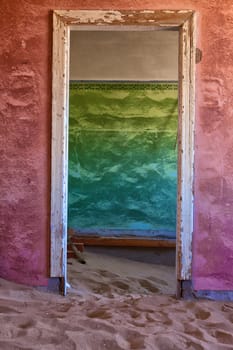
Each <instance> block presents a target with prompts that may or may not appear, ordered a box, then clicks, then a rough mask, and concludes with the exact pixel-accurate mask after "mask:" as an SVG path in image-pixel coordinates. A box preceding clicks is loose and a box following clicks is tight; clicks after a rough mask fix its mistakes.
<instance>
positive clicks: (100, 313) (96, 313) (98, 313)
mask: <svg viewBox="0 0 233 350" xmlns="http://www.w3.org/2000/svg"><path fill="white" fill-rule="evenodd" d="M86 315H87V317H89V318H100V319H102V320H107V319H109V318H111V317H112V316H111V314H110V313H109V312H107V311H106V310H105V309H102V308H99V309H96V310H93V311H91V312H87V314H86Z"/></svg>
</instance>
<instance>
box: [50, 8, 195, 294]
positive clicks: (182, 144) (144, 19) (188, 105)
mask: <svg viewBox="0 0 233 350" xmlns="http://www.w3.org/2000/svg"><path fill="white" fill-rule="evenodd" d="M71 13H72V14H71ZM117 13H118V12H117V11H116V12H114V11H113V12H111V14H112V15H113V18H114V20H113V23H112V22H111V25H110V24H109V15H110V12H106V13H105V16H104V20H103V17H102V16H103V11H69V12H67V11H62V12H61V11H57V12H56V13H55V14H54V26H55V27H56V28H58V27H59V31H60V30H61V25H62V26H63V29H62V30H63V34H60V37H59V33H56V34H55V38H54V50H53V52H54V64H55V65H56V68H57V69H53V142H52V220H51V221H52V225H51V234H52V247H51V275H52V276H55V275H56V277H58V276H59V277H61V278H62V282H63V287H64V293H65V283H66V243H67V214H66V213H67V212H66V211H67V208H68V206H67V194H68V193H67V180H68V167H67V160H68V153H67V145H68V127H67V126H68V105H69V103H68V96H69V54H70V42H69V35H70V29H81V31H85V30H88V31H90V30H92V31H96V32H98V31H99V30H100V29H101V30H103V29H104V30H105V31H106V32H107V33H108V32H110V31H112V30H116V31H119V29H120V30H121V31H122V29H123V31H125V30H127V29H128V31H129V32H131V31H135V32H136V31H137V32H139V33H140V32H145V33H146V32H147V33H150V31H151V33H152V32H154V31H155V30H157V29H160V30H161V25H162V26H163V28H164V25H166V26H167V29H170V30H171V29H173V30H174V28H176V29H178V30H179V57H180V58H179V118H178V119H179V121H178V138H177V141H176V142H177V146H178V162H177V163H176V164H178V177H177V187H178V195H177V215H175V220H176V227H177V229H176V232H177V235H176V242H177V247H178V249H177V259H176V268H177V280H179V281H182V280H187V279H190V265H191V245H190V243H191V236H192V205H193V197H192V190H191V189H192V168H193V114H194V110H193V108H194V104H193V99H194V95H193V94H194V84H193V75H194V69H193V66H194V56H193V46H194V44H193V43H194V31H193V30H192V28H193V13H192V11H186V12H177V11H174V13H173V15H174V18H173V21H174V22H175V23H172V20H171V17H172V16H171V15H169V16H168V14H167V12H166V11H148V13H147V15H145V14H144V12H143V11H138V12H135V11H133V12H132V13H130V14H129V13H128V12H127V13H124V12H122V16H123V17H122V18H124V25H123V27H122V19H121V20H119V23H121V28H119V27H117V23H116V21H117V20H116V15H117ZM107 14H108V15H107ZM128 15H130V16H128ZM87 16H90V17H88V18H89V20H87ZM132 16H133V17H134V20H135V21H134V22H131V19H132ZM166 16H167V17H169V21H168V18H167V19H166ZM92 17H93V18H92ZM74 18H75V19H76V22H77V23H74ZM91 18H92V20H91ZM181 18H182V19H181ZM152 19H153V20H152ZM69 20H70V22H69ZM152 21H153V23H154V24H153V25H152V24H151V23H152ZM166 21H167V22H169V23H167V24H166ZM87 22H88V23H89V22H91V23H93V24H91V25H88V26H87V27H86V23H87ZM105 22H106V23H105ZM177 22H178V23H177ZM100 23H101V28H100ZM129 23H130V24H129ZM138 23H140V25H138ZM58 24H59V26H58ZM74 24H75V26H74ZM103 24H104V25H106V24H107V27H103ZM57 26H58V27H57ZM127 26H129V27H128V28H127ZM145 26H146V28H145ZM58 44H59V45H58ZM190 67H191V68H192V69H190ZM62 72H63V73H62ZM181 77H182V78H181ZM58 83H62V85H58ZM163 83H164V82H163ZM92 84H93V82H92ZM92 84H91V83H90V82H89V89H91V91H92V92H93V90H96V89H97V90H98V89H100V86H97V85H95V86H93V85H92ZM95 84H96V82H95ZM116 84H118V86H117V85H116ZM120 84H121V88H120V87H119V82H118V83H116V82H111V85H109V82H108V83H106V82H105V86H103V85H102V86H101V89H103V88H104V89H105V90H106V89H107V91H106V92H105V95H106V94H107V95H108V93H109V92H110V94H111V93H112V90H114V89H115V91H116V90H117V91H118V93H119V91H120V92H121V95H122V93H123V94H124V93H125V92H127V93H128V90H129V89H131V90H133V91H134V92H135V90H137V88H138V87H139V89H138V90H139V94H138V91H137V94H138V95H137V96H136V98H139V99H141V101H142V99H143V98H145V91H146V93H147V95H146V97H148V89H149V92H150V97H151V94H152V97H151V98H152V100H153V93H152V91H153V89H154V88H155V86H156V88H157V89H158V81H157V82H155V81H153V82H146V83H145V81H143V82H141V83H139V84H135V82H133V83H132V81H131V82H127V84H128V86H127V91H126V90H124V89H125V87H126V85H124V89H123V90H122V82H121V83H120ZM148 84H149V86H148ZM153 84H154V85H153ZM155 84H157V85H155ZM161 84H162V83H161V82H160V85H161ZM171 84H173V88H174V84H175V82H169V83H168V82H167V86H169V87H170V86H172V85H171ZM81 85H82V88H83V90H85V89H86V87H87V86H85V83H83V82H82V83H80V82H79V87H80V86H81ZM146 85H147V86H146ZM58 86H59V87H58ZM164 86H165V85H163V84H162V85H161V86H160V89H162V88H164ZM109 87H110V89H109ZM184 88H185V89H184ZM143 89H144V90H143ZM167 89H169V88H167ZM141 90H143V94H142V91H141ZM98 91H99V90H98ZM58 96H60V97H62V99H60V101H59V102H58V100H57V98H58ZM107 98H109V97H108V96H107ZM134 98H135V96H134ZM168 98H169V97H168ZM122 99H123V98H122ZM131 100H132V96H131ZM56 102H58V103H56ZM59 104H60V106H59ZM142 105H143V104H142ZM147 106H148V103H147ZM152 108H153V107H152ZM173 108H175V105H174V106H173ZM60 112H61V113H60ZM146 113H148V111H146ZM171 114H172V113H170V115H171ZM107 122H108V121H107ZM150 123H151V120H150ZM105 124H106V123H105ZM152 124H153V123H152ZM150 126H151V124H150V125H149V124H148V125H146V128H147V129H148V128H149V129H150ZM128 127H129V126H128ZM130 127H132V125H130ZM154 130H155V129H154ZM154 130H153V132H154ZM185 130H186V132H184V131H185ZM187 130H188V131H189V132H188V134H187ZM151 131H152V130H151ZM123 133H124V131H123ZM125 134H126V133H125ZM118 136H119V135H118ZM173 136H174V135H173ZM133 139H135V135H134V137H133ZM152 139H154V138H152ZM147 140H148V135H147ZM136 141H137V140H136ZM137 142H138V141H137ZM137 142H136V144H137ZM121 144H124V140H123V139H122V141H121ZM152 144H153V140H152ZM59 147H60V148H62V150H63V153H62V155H61V156H60V157H58V148H59ZM174 147H176V145H174ZM139 148H140V147H139ZM135 149H136V150H137V147H136V148H135ZM135 149H134V152H135ZM149 153H150V152H149ZM147 154H148V152H147ZM145 155H146V153H145ZM145 155H144V156H143V158H145ZM57 157H58V158H59V159H57ZM139 158H140V157H139ZM136 161H138V159H136ZM126 162H127V160H126ZM149 163H150V164H151V161H150V162H148V164H149ZM118 165H119V164H118ZM146 165H147V164H146ZM114 166H116V167H117V164H115V165H114V164H113V168H114ZM155 167H156V164H155ZM139 168H141V166H140V167H139ZM57 170H59V171H58V172H57ZM116 170H117V169H116ZM154 170H156V169H154ZM157 170H158V169H157ZM124 175H125V174H124ZM139 175H140V174H139ZM127 176H128V177H129V175H127ZM133 180H135V179H133ZM141 183H142V181H141ZM59 185H61V186H62V187H58V186H59ZM160 187H161V186H160ZM146 188H147V184H145V189H146ZM56 190H57V191H56ZM144 192H145V190H144ZM59 193H60V195H61V196H60V197H59V196H58V195H59ZM165 196H166V194H165ZM58 198H59V200H58ZM55 200H56V202H55ZM57 200H58V202H57ZM105 202H106V200H105ZM138 202H140V201H138ZM104 204H105V206H106V203H104ZM107 204H108V205H109V203H107ZM130 205H131V206H134V208H132V209H133V210H134V214H135V205H136V206H137V208H136V209H137V210H138V203H137V200H136V201H134V202H132V201H131V203H130ZM161 208H162V206H161ZM84 209H85V208H84ZM149 209H150V208H149ZM84 211H85V210H84ZM173 211H174V210H173ZM139 212H140V211H139ZM157 212H158V210H157ZM137 213H138V211H137ZM140 214H141V213H140ZM187 214H188V215H187ZM100 217H101V215H100ZM143 220H144V221H143ZM123 221H124V220H123ZM126 221H127V220H126ZM126 221H125V222H126ZM129 221H130V225H131V224H133V225H135V226H134V230H133V231H134V232H133V234H134V235H135V233H136V234H137V233H138V232H137V231H138V227H139V228H141V227H143V230H144V233H145V231H147V233H148V232H150V235H151V233H152V231H153V233H154V232H155V231H156V230H154V228H153V226H152V227H151V226H150V227H149V229H148V227H147V229H148V230H145V218H144V217H141V216H140V220H139V219H138V216H137V217H136V220H135V215H134V222H132V220H131V218H130V220H129ZM149 221H150V222H151V221H153V217H152V219H151V218H150V220H149ZM165 221H166V222H168V220H166V219H165ZM135 223H136V224H135ZM146 224H147V225H148V221H147V222H146ZM130 225H129V226H128V227H127V228H125V231H126V233H127V234H128V233H129V231H130V230H132V225H131V226H130ZM140 225H141V227H140ZM143 225H144V226H143ZM126 226H127V225H126ZM173 227H174V222H173ZM128 228H130V230H128ZM84 229H85V228H84ZM113 230H115V231H114V233H116V231H118V230H119V227H117V228H116V227H115V228H114V227H113ZM184 230H185V231H184ZM139 231H140V234H141V232H142V230H139ZM168 231H169V230H166V233H167V232H168ZM105 232H106V231H105ZM158 232H160V234H161V227H160V230H158ZM101 233H103V231H102V232H101ZM162 233H163V234H164V232H162ZM166 238H167V237H166ZM61 248H62V249H61ZM58 257H60V261H58Z"/></svg>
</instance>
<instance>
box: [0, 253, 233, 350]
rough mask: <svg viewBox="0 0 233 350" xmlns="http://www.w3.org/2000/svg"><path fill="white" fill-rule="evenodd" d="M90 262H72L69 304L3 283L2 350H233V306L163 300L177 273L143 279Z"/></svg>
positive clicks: (110, 264)
mask: <svg viewBox="0 0 233 350" xmlns="http://www.w3.org/2000/svg"><path fill="white" fill-rule="evenodd" d="M87 259H88V262H87V265H86V266H84V265H83V266H82V265H80V264H78V263H77V262H76V261H75V260H69V263H72V264H71V265H68V268H69V280H70V282H71V285H72V288H71V289H70V290H69V293H68V296H67V297H66V298H64V297H61V296H56V295H53V294H48V293H43V292H39V291H36V290H33V289H32V288H28V287H24V286H21V285H18V284H14V283H11V282H7V281H5V280H2V279H1V280H0V349H1V350H22V349H37V350H41V349H43V350H52V349H59V350H72V349H76V350H105V349H108V350H123V349H124V350H130V349H138V350H143V349H147V350H156V349H164V350H170V349H175V350H184V349H189V350H194V349H195V350H196V349H198V350H201V349H211V350H219V349H233V335H232V329H233V303H223V302H213V301H178V300H176V299H175V298H174V297H172V296H168V295H161V294H159V293H160V292H161V290H162V289H163V288H164V290H165V289H166V290H167V291H168V288H169V283H167V282H168V281H167V280H166V279H167V278H168V276H169V273H170V272H171V270H170V272H169V267H164V268H162V269H161V266H160V267H159V269H158V271H157V269H156V266H155V265H154V266H153V271H154V272H153V274H152V270H147V272H146V271H145V273H144V274H143V272H141V273H138V272H136V271H137V269H138V268H139V264H140V263H138V262H135V263H134V262H130V264H129V263H128V264H126V259H124V258H111V257H108V256H102V257H98V259H97V255H96V254H94V253H91V254H87ZM115 259H117V260H118V262H116V261H115ZM94 263H95V264H96V266H94V265H93V264H94ZM114 264H115V265H114ZM142 264H143V263H142ZM122 267H124V268H123V269H122ZM151 268H152V267H151ZM159 270H160V271H159ZM152 277H153V279H152ZM165 283H166V284H165ZM152 286H153V288H152Z"/></svg>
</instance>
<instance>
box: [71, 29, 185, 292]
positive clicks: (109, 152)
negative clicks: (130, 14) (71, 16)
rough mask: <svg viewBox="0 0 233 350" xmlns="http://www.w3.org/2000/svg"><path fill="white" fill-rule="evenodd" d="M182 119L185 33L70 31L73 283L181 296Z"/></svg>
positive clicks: (124, 290) (108, 289) (123, 290)
mask: <svg viewBox="0 0 233 350" xmlns="http://www.w3.org/2000/svg"><path fill="white" fill-rule="evenodd" d="M177 123H178V31H174V30H154V29H153V28H149V29H148V28H147V29H146V30H145V29H144V30H140V31H139V30H137V29H136V28H135V29H134V30H132V29H131V30H130V31H127V30H124V31H122V30H111V31H109V30H96V31H93V29H92V30H91V31H88V30H74V31H71V36H70V87H69V164H68V171H69V179H68V232H69V240H68V243H69V245H68V257H73V258H76V261H75V260H72V261H71V260H68V273H69V276H68V279H69V282H71V284H75V285H78V286H79V287H80V288H83V289H85V288H86V287H87V286H88V288H92V289H94V291H95V290H96V289H98V290H99V289H102V291H103V293H105V292H106V293H110V291H115V292H117V293H125V292H134V293H137V292H138V293H155V292H158V293H165V294H166V293H167V294H175V291H176V272H175V265H176V257H175V245H176V196H177V153H178V152H177V130H178V129H177ZM74 250H75V251H74ZM77 250H78V251H80V250H81V252H77ZM83 250H84V252H83ZM75 252H76V255H75ZM80 256H81V258H80ZM80 259H81V260H80ZM83 260H84V261H85V263H86V264H83V265H81V264H80V262H84V261H83ZM71 271H72V272H73V273H72V272H71ZM75 272H77V274H76V273H75ZM73 275H74V276H75V277H74V278H73ZM110 284H111V287H109V285H110Z"/></svg>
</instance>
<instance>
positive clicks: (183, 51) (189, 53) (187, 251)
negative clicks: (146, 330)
mask: <svg viewBox="0 0 233 350" xmlns="http://www.w3.org/2000/svg"><path fill="white" fill-rule="evenodd" d="M179 48H180V53H179V126H178V130H179V142H178V145H179V146H178V195H177V266H176V268H177V279H179V280H190V279H191V268H192V235H193V202H194V194H193V177H194V174H193V173H194V120H195V15H194V14H192V16H190V18H189V19H188V20H187V21H186V22H185V23H184V24H183V25H182V27H181V28H180V38H179Z"/></svg>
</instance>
